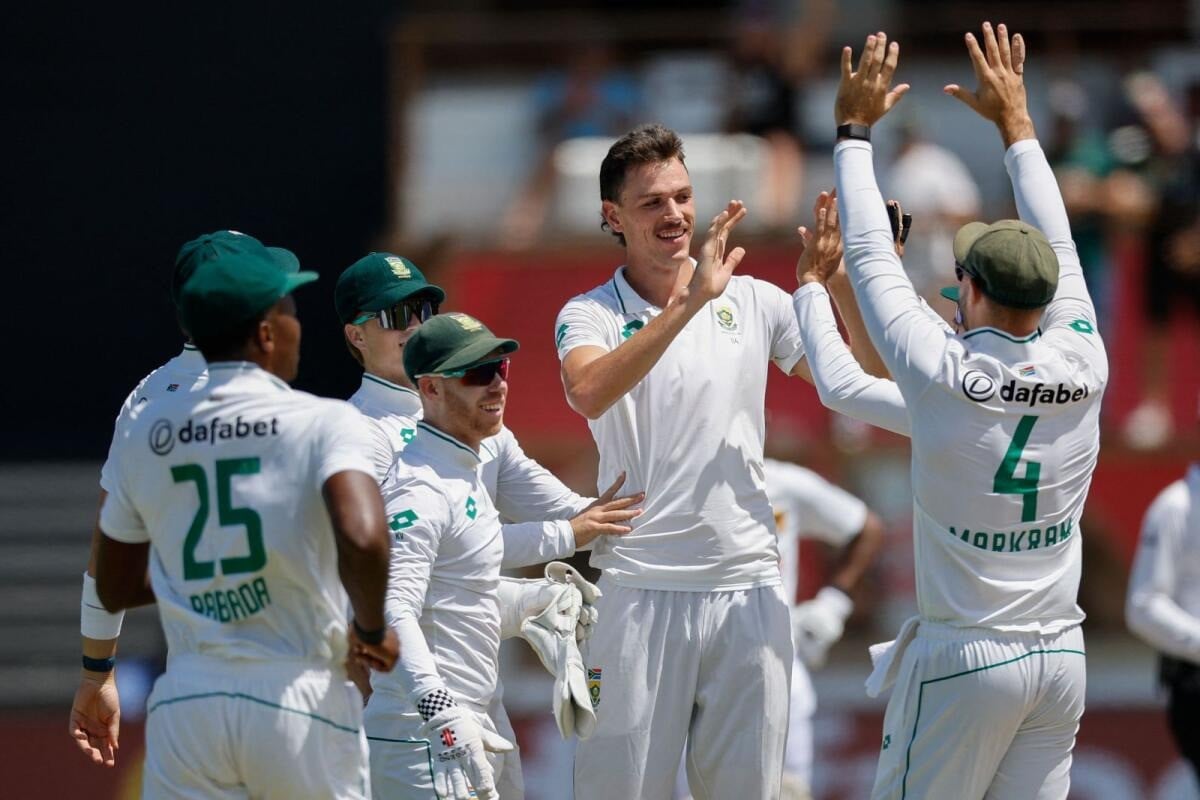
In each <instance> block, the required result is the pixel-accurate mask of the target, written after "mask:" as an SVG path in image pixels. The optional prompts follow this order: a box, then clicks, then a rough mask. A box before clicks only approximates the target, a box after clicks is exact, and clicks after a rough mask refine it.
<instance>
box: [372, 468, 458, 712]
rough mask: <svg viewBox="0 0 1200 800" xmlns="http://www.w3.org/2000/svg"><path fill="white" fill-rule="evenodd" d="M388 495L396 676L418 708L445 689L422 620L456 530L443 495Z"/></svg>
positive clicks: (415, 491)
mask: <svg viewBox="0 0 1200 800" xmlns="http://www.w3.org/2000/svg"><path fill="white" fill-rule="evenodd" d="M392 488H393V487H392V485H391V484H389V489H392ZM387 495H388V501H387V507H386V513H387V519H388V529H389V531H391V537H392V548H391V564H390V570H389V573H388V588H387V597H386V600H385V602H384V614H385V616H386V618H387V623H388V624H389V625H391V626H392V627H393V628H395V629H396V633H397V635H398V636H399V637H400V660H399V661H398V662H397V663H396V670H395V672H396V675H397V677H398V678H399V680H400V685H401V687H402V688H403V689H404V691H405V692H406V693H407V694H408V695H409V696H410V697H412V698H413V701H414V702H416V700H417V699H418V698H420V697H423V696H424V695H425V694H427V693H428V692H430V691H433V690H434V689H440V688H445V681H443V680H442V677H441V675H439V674H438V671H437V664H435V663H434V660H433V655H432V654H431V652H430V650H429V644H428V642H426V641H425V636H424V634H422V633H421V628H420V625H419V624H418V620H420V618H421V612H422V609H423V608H424V606H425V593H426V592H427V591H428V589H429V578H430V575H431V574H432V573H433V564H434V562H435V561H436V560H437V554H438V547H439V546H440V544H441V538H442V534H443V533H444V532H445V531H446V529H447V527H448V526H449V525H451V524H452V516H451V514H450V509H449V507H448V506H447V505H446V501H445V498H444V497H443V496H442V495H441V493H440V492H438V491H437V490H436V489H435V488H433V487H431V486H428V485H427V484H424V483H420V482H416V481H413V482H411V483H408V484H407V485H405V486H403V487H401V488H398V489H394V490H390V491H388V492H387Z"/></svg>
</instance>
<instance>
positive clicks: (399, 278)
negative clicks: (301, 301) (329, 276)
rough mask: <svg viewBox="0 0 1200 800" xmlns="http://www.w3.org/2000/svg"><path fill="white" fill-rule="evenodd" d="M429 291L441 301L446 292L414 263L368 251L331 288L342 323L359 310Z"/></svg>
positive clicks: (366, 309)
mask: <svg viewBox="0 0 1200 800" xmlns="http://www.w3.org/2000/svg"><path fill="white" fill-rule="evenodd" d="M422 293H424V294H428V295H430V296H432V297H436V298H437V301H438V302H439V303H440V302H442V301H443V300H445V299H446V293H445V292H443V291H442V288H441V287H440V286H435V285H433V284H432V283H430V282H429V281H427V280H425V275H424V274H422V272H421V270H420V269H418V268H417V265H416V264H414V263H413V262H411V261H409V260H408V259H407V258H404V257H403V256H397V255H393V254H392V253H368V254H367V255H365V256H363V257H362V258H360V259H359V260H358V261H355V262H354V263H353V264H351V265H350V266H348V267H346V269H345V271H344V272H342V274H341V275H339V276H338V279H337V286H335V287H334V289H333V303H334V306H335V307H336V308H337V315H338V318H339V319H340V320H341V321H342V323H343V324H345V323H350V322H354V320H355V318H356V317H357V316H358V314H359V312H361V311H380V310H382V309H385V308H391V307H392V306H394V305H396V304H397V303H399V302H400V301H401V300H405V299H407V298H409V297H412V296H413V295H415V294H422Z"/></svg>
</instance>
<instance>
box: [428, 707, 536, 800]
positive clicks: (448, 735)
mask: <svg viewBox="0 0 1200 800" xmlns="http://www.w3.org/2000/svg"><path fill="white" fill-rule="evenodd" d="M422 702H423V703H424V702H426V700H424V699H423V700H422ZM451 702H452V701H451ZM421 734H422V735H423V736H425V737H426V738H427V739H429V746H430V749H431V750H432V757H433V790H434V792H436V793H437V796H438V798H439V800H441V798H446V799H447V800H450V799H451V798H452V800H471V799H472V798H476V800H495V798H497V797H498V795H497V793H496V784H495V780H494V779H493V774H494V773H493V770H492V765H491V764H490V763H488V759H487V755H486V754H485V751H486V752H490V753H506V752H508V751H509V750H512V749H513V745H512V742H510V741H508V740H507V739H505V738H504V737H503V736H500V735H498V734H495V733H493V732H492V731H490V730H488V729H487V728H486V727H484V726H483V725H482V724H481V723H480V722H479V721H478V719H476V716H475V714H474V712H472V711H471V710H470V709H467V708H464V707H463V706H458V705H451V706H447V707H445V708H442V710H441V711H439V712H437V713H436V714H434V715H433V716H432V717H430V718H429V719H428V720H426V722H425V724H424V725H422V726H421ZM472 789H474V790H475V791H474V792H473V793H472V791H471V790H472Z"/></svg>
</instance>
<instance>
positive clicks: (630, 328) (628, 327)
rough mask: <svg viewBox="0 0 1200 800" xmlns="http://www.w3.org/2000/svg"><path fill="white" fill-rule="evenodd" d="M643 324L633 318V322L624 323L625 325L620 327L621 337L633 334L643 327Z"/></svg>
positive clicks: (626, 337)
mask: <svg viewBox="0 0 1200 800" xmlns="http://www.w3.org/2000/svg"><path fill="white" fill-rule="evenodd" d="M645 325H646V323H644V322H642V321H641V320H640V319H635V320H634V321H633V322H627V323H625V327H624V328H621V338H622V339H628V338H629V337H630V336H633V335H634V334H635V333H637V332H638V331H640V330H641V329H642V328H643V327H645Z"/></svg>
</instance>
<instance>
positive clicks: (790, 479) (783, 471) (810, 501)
mask: <svg viewBox="0 0 1200 800" xmlns="http://www.w3.org/2000/svg"><path fill="white" fill-rule="evenodd" d="M768 480H770V481H771V483H772V486H771V487H770V494H771V496H772V498H780V499H781V502H782V503H783V504H785V505H786V506H787V507H788V508H790V509H791V510H793V511H794V512H795V514H796V517H797V520H798V521H799V528H800V535H801V537H803V538H814V539H820V540H821V541H824V542H829V543H830V544H833V545H844V544H846V543H847V542H849V541H850V540H851V539H853V538H854V537H855V536H858V534H860V533H862V529H863V526H864V525H865V524H866V522H867V504H866V503H864V502H863V501H862V500H859V499H858V498H857V497H855V496H854V495H852V494H850V493H849V492H847V491H846V490H845V489H843V488H841V487H840V486H836V485H834V484H832V483H830V482H829V481H827V480H825V479H824V478H822V477H821V476H820V475H818V474H817V473H815V472H813V471H812V470H810V469H805V468H804V467H801V466H798V465H796V464H788V463H786V462H777V463H776V464H774V465H773V469H772V471H771V472H769V473H768Z"/></svg>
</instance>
